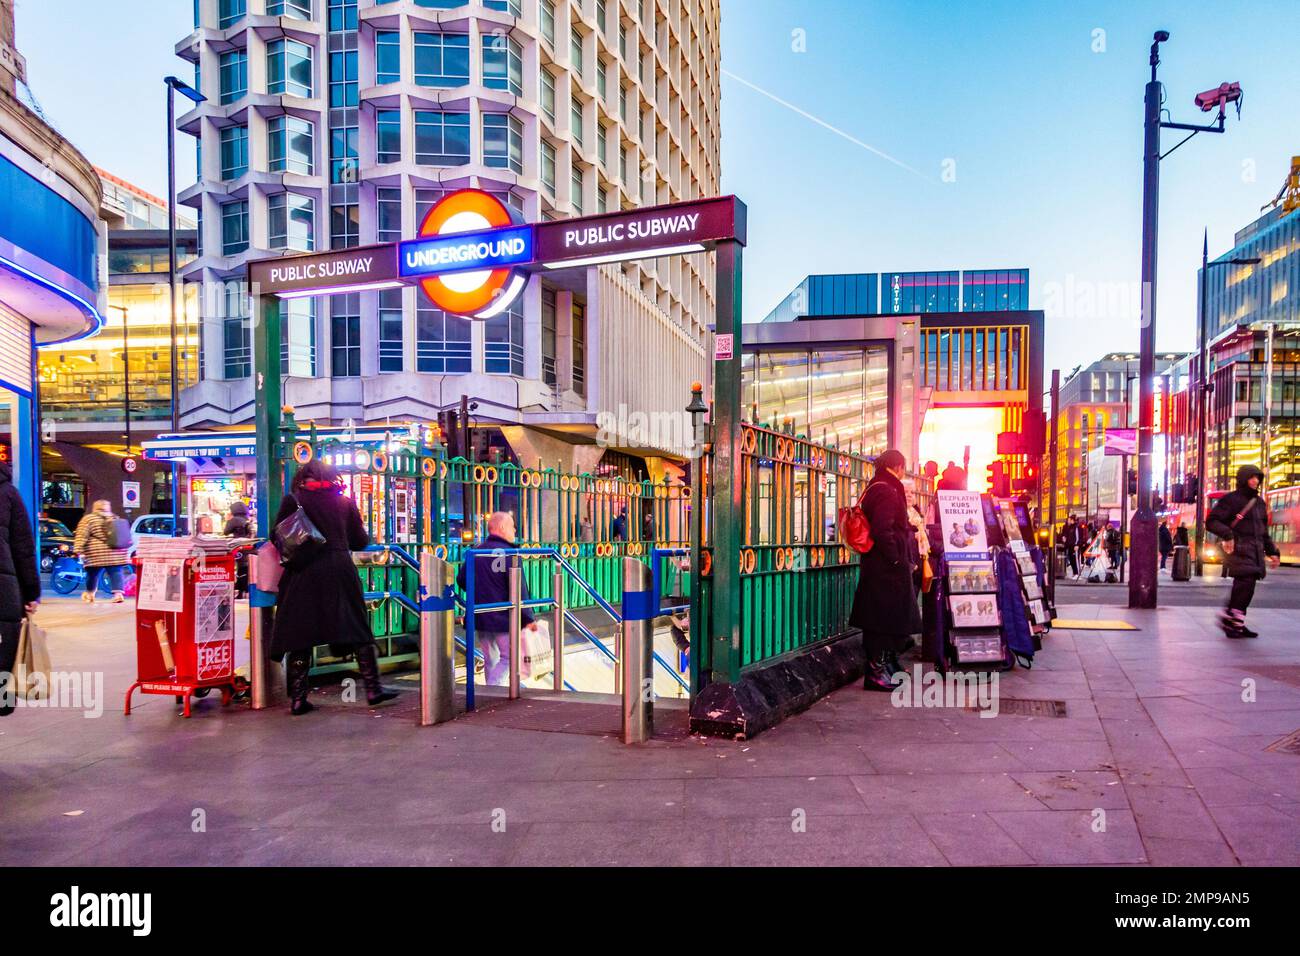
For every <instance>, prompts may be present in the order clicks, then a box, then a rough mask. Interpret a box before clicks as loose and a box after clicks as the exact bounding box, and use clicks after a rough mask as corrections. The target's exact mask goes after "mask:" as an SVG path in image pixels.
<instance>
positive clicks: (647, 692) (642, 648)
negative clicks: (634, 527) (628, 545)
mask: <svg viewBox="0 0 1300 956" xmlns="http://www.w3.org/2000/svg"><path fill="white" fill-rule="evenodd" d="M658 604H659V595H657V594H655V592H654V576H653V575H652V574H651V573H650V568H649V567H648V566H647V565H645V564H643V563H642V562H640V561H638V560H637V559H636V558H624V559H623V629H622V630H623V642H622V645H623V646H622V658H621V660H620V662H619V663H620V667H619V670H620V671H621V672H622V676H623V681H622V686H623V691H622V693H623V743H625V744H640V743H645V742H646V741H647V740H649V739H650V738H651V737H653V736H654V671H653V669H652V666H653V662H654V619H655V615H656V613H657V612H658Z"/></svg>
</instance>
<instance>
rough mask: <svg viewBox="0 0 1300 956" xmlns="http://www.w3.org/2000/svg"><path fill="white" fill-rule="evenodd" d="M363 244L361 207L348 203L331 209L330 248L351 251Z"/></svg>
mask: <svg viewBox="0 0 1300 956" xmlns="http://www.w3.org/2000/svg"><path fill="white" fill-rule="evenodd" d="M360 244H361V207H360V206H358V205H356V204H355V203H347V204H343V205H338V206H332V207H331V208H330V248H331V249H350V248H352V247H353V246H358V245H360Z"/></svg>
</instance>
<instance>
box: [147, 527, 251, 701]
mask: <svg viewBox="0 0 1300 956" xmlns="http://www.w3.org/2000/svg"><path fill="white" fill-rule="evenodd" d="M249 543H250V542H248V541H247V540H245V539H233V538H171V539H162V540H158V541H142V542H141V544H140V549H139V551H138V552H137V553H136V557H135V566H136V579H137V581H138V582H139V590H138V593H137V595H136V609H135V645H136V682H135V683H134V684H132V685H131V686H130V688H128V689H127V692H126V707H125V713H126V714H127V715H128V716H129V715H130V713H131V695H132V694H133V693H135V691H136V690H137V689H138V690H139V691H140V693H142V694H160V695H166V696H174V697H176V698H177V702H178V703H183V704H184V716H186V717H189V716H190V698H191V697H196V696H197V697H205V696H207V694H208V693H209V691H210V690H211V689H212V688H213V687H218V688H220V689H221V704H222V706H226V705H228V704H229V703H230V701H231V699H232V697H233V696H234V695H235V694H236V693H239V692H241V691H243V690H244V689H246V687H247V683H246V682H245V680H244V678H242V677H237V676H236V675H235V562H236V559H237V558H238V556H239V551H240V550H241V549H242V548H243V547H246V546H247V545H248V544H249Z"/></svg>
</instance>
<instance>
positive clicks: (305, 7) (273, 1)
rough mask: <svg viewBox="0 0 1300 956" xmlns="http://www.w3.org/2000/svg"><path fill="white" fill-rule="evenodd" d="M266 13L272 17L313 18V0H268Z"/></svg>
mask: <svg viewBox="0 0 1300 956" xmlns="http://www.w3.org/2000/svg"><path fill="white" fill-rule="evenodd" d="M266 13H267V15H268V16H272V17H293V18H294V19H295V20H310V19H311V0H267V4H266Z"/></svg>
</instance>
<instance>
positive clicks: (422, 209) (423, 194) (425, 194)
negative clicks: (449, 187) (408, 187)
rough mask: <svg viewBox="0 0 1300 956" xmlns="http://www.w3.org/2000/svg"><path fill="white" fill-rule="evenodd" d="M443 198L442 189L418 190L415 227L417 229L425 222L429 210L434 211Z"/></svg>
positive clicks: (416, 194)
mask: <svg viewBox="0 0 1300 956" xmlns="http://www.w3.org/2000/svg"><path fill="white" fill-rule="evenodd" d="M441 198H442V190H441V189H417V190H416V191H415V225H416V226H417V228H418V227H419V225H420V224H421V223H422V222H424V219H425V217H426V216H428V215H429V210H430V209H432V208H433V207H434V206H435V205H436V204H437V202H438V200H439V199H441Z"/></svg>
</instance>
